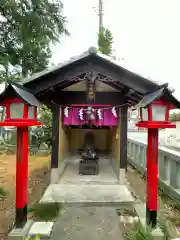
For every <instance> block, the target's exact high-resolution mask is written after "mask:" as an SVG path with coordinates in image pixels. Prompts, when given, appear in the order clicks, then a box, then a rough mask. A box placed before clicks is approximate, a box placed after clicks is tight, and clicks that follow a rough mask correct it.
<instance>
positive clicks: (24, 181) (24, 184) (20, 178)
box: [16, 127, 28, 228]
mask: <svg viewBox="0 0 180 240" xmlns="http://www.w3.org/2000/svg"><path fill="white" fill-rule="evenodd" d="M16 156H17V159H16V228H22V227H23V226H24V225H25V223H26V221H27V199H28V127H18V128H17V152H16Z"/></svg>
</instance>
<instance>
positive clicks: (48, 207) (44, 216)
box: [29, 203, 61, 221]
mask: <svg viewBox="0 0 180 240" xmlns="http://www.w3.org/2000/svg"><path fill="white" fill-rule="evenodd" d="M60 208H61V205H60V204H57V203H35V204H34V205H33V206H32V207H31V208H30V209H29V212H30V213H32V214H33V216H34V217H35V218H36V219H38V220H45V221H48V220H53V219H54V218H56V217H57V216H58V214H59V210H60Z"/></svg>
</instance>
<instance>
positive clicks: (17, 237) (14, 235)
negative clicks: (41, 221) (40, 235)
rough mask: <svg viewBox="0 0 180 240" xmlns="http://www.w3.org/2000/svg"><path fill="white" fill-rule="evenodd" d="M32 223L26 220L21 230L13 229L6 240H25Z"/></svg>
mask: <svg viewBox="0 0 180 240" xmlns="http://www.w3.org/2000/svg"><path fill="white" fill-rule="evenodd" d="M33 223H34V221H32V220H28V221H27V223H26V225H25V226H24V227H23V228H13V230H12V231H11V232H10V233H9V234H8V240H25V238H26V237H27V235H28V233H29V230H30V228H31V226H32V225H33Z"/></svg>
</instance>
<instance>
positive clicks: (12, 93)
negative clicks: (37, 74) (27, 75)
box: [0, 81, 40, 106]
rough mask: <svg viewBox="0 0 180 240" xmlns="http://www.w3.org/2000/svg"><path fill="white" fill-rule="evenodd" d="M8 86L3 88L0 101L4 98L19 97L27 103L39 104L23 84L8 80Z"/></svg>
mask: <svg viewBox="0 0 180 240" xmlns="http://www.w3.org/2000/svg"><path fill="white" fill-rule="evenodd" d="M7 83H8V86H7V87H6V88H5V89H4V91H3V92H2V93H1V94H0V102H2V101H3V100H4V99H5V98H7V99H8V98H11V97H16V96H18V97H20V98H21V99H23V100H24V102H26V103H27V104H29V105H32V106H39V105H40V102H39V101H38V100H37V98H36V97H35V96H34V95H33V94H32V93H30V92H29V91H28V90H27V89H26V88H25V87H24V86H22V85H20V84H18V83H15V82H13V81H8V82H7Z"/></svg>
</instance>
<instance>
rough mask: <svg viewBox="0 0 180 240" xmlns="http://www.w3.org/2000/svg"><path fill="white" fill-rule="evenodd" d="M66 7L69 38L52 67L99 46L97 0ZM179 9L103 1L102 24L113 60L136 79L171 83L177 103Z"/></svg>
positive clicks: (150, 0)
mask: <svg viewBox="0 0 180 240" xmlns="http://www.w3.org/2000/svg"><path fill="white" fill-rule="evenodd" d="M64 4H65V9H64V14H65V15H66V16H67V19H68V25H67V27H68V30H69V32H70V33H71V37H67V38H62V39H61V43H60V44H58V45H56V46H53V48H52V49H53V58H52V62H54V63H55V64H56V63H59V62H61V61H63V60H65V59H68V58H69V57H71V56H73V55H77V54H80V53H82V52H83V51H86V50H87V49H88V48H89V47H90V46H97V31H98V16H97V10H96V9H97V6H98V0H76V1H75V0H65V1H64ZM94 8H96V9H94ZM179 9H180V0H104V18H103V19H104V26H105V27H107V28H109V29H110V30H111V32H112V34H113V37H114V45H113V48H114V50H115V52H116V56H117V57H118V58H120V59H125V60H124V64H125V65H127V66H130V68H132V69H134V71H136V72H138V73H141V74H144V75H145V76H147V77H150V78H152V79H154V80H160V81H161V82H162V83H164V82H169V84H170V85H171V86H173V87H174V88H175V89H176V92H175V96H176V97H178V98H179V100H180V71H179V64H180V14H179ZM178 88H179V89H178Z"/></svg>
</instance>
